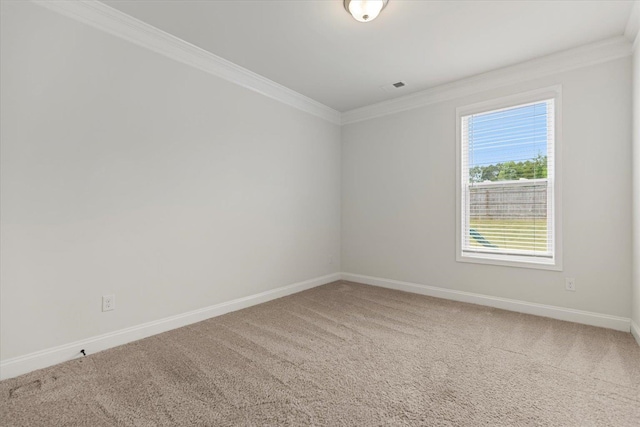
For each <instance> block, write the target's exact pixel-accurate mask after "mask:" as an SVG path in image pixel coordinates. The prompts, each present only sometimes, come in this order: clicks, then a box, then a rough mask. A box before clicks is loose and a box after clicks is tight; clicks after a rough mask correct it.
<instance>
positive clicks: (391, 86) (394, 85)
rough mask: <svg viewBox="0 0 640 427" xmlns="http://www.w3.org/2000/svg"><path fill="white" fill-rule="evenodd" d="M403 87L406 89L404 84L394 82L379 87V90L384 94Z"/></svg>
mask: <svg viewBox="0 0 640 427" xmlns="http://www.w3.org/2000/svg"><path fill="white" fill-rule="evenodd" d="M405 87H407V83H406V82H395V83H391V84H388V85H384V86H380V89H382V90H384V91H385V92H395V91H396V90H398V89H403V88H405Z"/></svg>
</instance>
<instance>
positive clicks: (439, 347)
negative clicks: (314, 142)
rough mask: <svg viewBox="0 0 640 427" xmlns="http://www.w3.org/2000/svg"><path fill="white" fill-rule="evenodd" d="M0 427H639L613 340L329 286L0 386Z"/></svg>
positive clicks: (565, 326) (624, 345)
mask: <svg viewBox="0 0 640 427" xmlns="http://www.w3.org/2000/svg"><path fill="white" fill-rule="evenodd" d="M0 410H1V412H0V416H1V418H0V421H1V422H0V424H2V425H3V426H4V425H7V426H38V425H47V426H74V425H86V426H111V425H118V426H168V425H171V426H188V425H211V426H214V425H215V426H218V425H220V426H225V425H229V426H232V425H233V426H236V425H239V426H243V425H256V426H266V425H327V426H342V425H344V426H376V425H428V426H481V425H486V426H507V425H508V426H520V425H522V426H529V425H535V426H608V425H611V426H635V427H637V426H640V347H639V346H638V345H637V344H636V343H635V341H634V340H633V338H632V336H631V335H630V334H628V333H622V332H615V331H611V330H607V329H600V328H594V327H589V326H582V325H577V324H573V323H567V322H561V321H557V320H551V319H545V318H540V317H534V316H528V315H523V314H517V313H512V312H507V311H501V310H496V309H491V308H486V307H481V306H476V305H469V304H462V303H456V302H452V301H447V300H441V299H436V298H429V297H423V296H419V295H413V294H408V293H404V292H398V291H392V290H387V289H382V288H376V287H371V286H366V285H360V284H355V283H349V282H335V283H332V284H329V285H325V286H321V287H319V288H315V289H312V290H309V291H306V292H302V293H299V294H296V295H292V296H290V297H286V298H282V299H279V300H276V301H272V302H270V303H266V304H262V305H260V306H256V307H252V308H249V309H246V310H242V311H238V312H235V313H231V314H228V315H225V316H221V317H217V318H214V319H210V320H207V321H204V322H201V323H198V324H194V325H191V326H187V327H185V328H182V329H178V330H174V331H171V332H167V333H164V334H161V335H157V336H154V337H151V338H147V339H145V340H141V341H138V342H135V343H132V344H128V345H125V346H122V347H118V348H115V349H111V350H108V351H104V352H102V353H98V354H95V355H89V356H88V357H86V358H83V359H78V360H74V361H71V362H67V363H64V364H62V365H58V366H55V367H52V368H48V369H44V370H40V371H37V372H33V373H31V374H27V375H24V376H21V377H18V378H14V379H10V380H6V381H3V382H1V383H0Z"/></svg>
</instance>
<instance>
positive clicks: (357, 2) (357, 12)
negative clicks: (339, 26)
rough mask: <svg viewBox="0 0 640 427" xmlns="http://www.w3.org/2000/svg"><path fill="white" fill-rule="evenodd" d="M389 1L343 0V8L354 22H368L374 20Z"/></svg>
mask: <svg viewBox="0 0 640 427" xmlns="http://www.w3.org/2000/svg"><path fill="white" fill-rule="evenodd" d="M388 2H389V0H344V8H345V9H346V10H347V12H349V13H350V14H351V16H353V17H354V18H355V20H356V21H360V22H369V21H373V20H374V19H376V17H377V16H378V15H379V14H380V11H381V10H382V9H384V8H385V6H387V3H388Z"/></svg>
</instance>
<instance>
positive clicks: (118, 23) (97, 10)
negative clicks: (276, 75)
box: [32, 0, 340, 124]
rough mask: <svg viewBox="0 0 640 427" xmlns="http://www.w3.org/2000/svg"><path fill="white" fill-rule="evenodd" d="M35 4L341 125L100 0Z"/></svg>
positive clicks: (336, 116) (320, 107)
mask: <svg viewBox="0 0 640 427" xmlns="http://www.w3.org/2000/svg"><path fill="white" fill-rule="evenodd" d="M32 2H33V3H35V4H37V5H40V6H42V7H44V8H47V9H49V10H52V11H54V12H57V13H59V14H61V15H64V16H67V17H69V18H72V19H74V20H76V21H79V22H82V23H84V24H87V25H89V26H91V27H94V28H96V29H98V30H101V31H104V32H107V33H109V34H112V35H114V36H117V37H120V38H122V39H124V40H127V41H129V42H131V43H135V44H137V45H138V46H141V47H144V48H146V49H149V50H152V51H154V52H156V53H159V54H161V55H164V56H166V57H169V58H171V59H174V60H176V61H179V62H182V63H183V64H187V65H189V66H192V67H194V68H197V69H200V70H202V71H205V72H207V73H209V74H213V75H214V76H217V77H220V78H222V79H225V80H228V81H230V82H232V83H235V84H237V85H239V86H242V87H244V88H246V89H249V90H252V91H254V92H258V93H260V94H262V95H264V96H267V97H269V98H272V99H275V100H277V101H280V102H282V103H283V104H286V105H289V106H291V107H294V108H297V109H299V110H302V111H304V112H307V113H309V114H313V115H314V116H317V117H320V118H322V119H324V120H327V121H329V122H331V123H335V124H340V112H338V111H336V110H334V109H332V108H330V107H327V106H326V105H324V104H321V103H319V102H317V101H315V100H313V99H311V98H308V97H306V96H304V95H302V94H300V93H298V92H295V91H293V90H291V89H289V88H286V87H284V86H282V85H281V84H278V83H276V82H274V81H271V80H269V79H267V78H265V77H262V76H261V75H259V74H256V73H254V72H252V71H249V70H247V69H246V68H243V67H240V66H239V65H236V64H234V63H232V62H230V61H227V60H226V59H224V58H221V57H219V56H217V55H214V54H212V53H211V52H208V51H206V50H204V49H202V48H199V47H197V46H195V45H192V44H191V43H188V42H186V41H184V40H182V39H180V38H178V37H175V36H173V35H171V34H169V33H166V32H164V31H162V30H160V29H158V28H156V27H154V26H152V25H149V24H147V23H145V22H142V21H140V20H138V19H136V18H134V17H132V16H129V15H127V14H125V13H123V12H120V11H119V10H116V9H114V8H112V7H109V6H107V5H106V4H104V3H101V2H99V1H97V0H78V1H47V0H32Z"/></svg>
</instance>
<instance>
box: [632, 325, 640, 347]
mask: <svg viewBox="0 0 640 427" xmlns="http://www.w3.org/2000/svg"><path fill="white" fill-rule="evenodd" d="M631 335H633V337H634V338H635V339H636V342H637V343H638V345H640V326H638V324H637V323H636V322H634V321H633V320H632V321H631Z"/></svg>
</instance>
